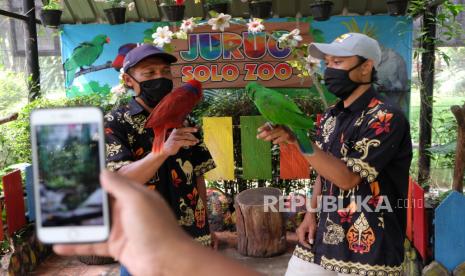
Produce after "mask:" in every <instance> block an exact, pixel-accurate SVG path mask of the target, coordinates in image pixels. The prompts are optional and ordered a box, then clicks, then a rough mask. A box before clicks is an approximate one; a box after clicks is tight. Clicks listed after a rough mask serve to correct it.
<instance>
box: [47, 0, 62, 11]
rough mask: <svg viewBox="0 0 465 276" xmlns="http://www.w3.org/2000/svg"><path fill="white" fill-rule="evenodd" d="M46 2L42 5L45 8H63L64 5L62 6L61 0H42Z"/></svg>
mask: <svg viewBox="0 0 465 276" xmlns="http://www.w3.org/2000/svg"><path fill="white" fill-rule="evenodd" d="M42 3H43V4H44V5H43V6H42V9H43V10H61V9H63V7H62V6H61V1H60V0H42Z"/></svg>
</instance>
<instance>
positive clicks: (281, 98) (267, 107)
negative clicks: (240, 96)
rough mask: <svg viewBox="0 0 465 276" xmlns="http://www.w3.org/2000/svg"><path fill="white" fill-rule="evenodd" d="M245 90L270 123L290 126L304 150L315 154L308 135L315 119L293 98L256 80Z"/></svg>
mask: <svg viewBox="0 0 465 276" xmlns="http://www.w3.org/2000/svg"><path fill="white" fill-rule="evenodd" d="M245 91H246V93H247V95H248V96H249V98H250V99H251V100H252V101H253V102H254V103H255V105H256V106H257V108H258V110H259V111H260V113H261V114H262V115H263V117H265V119H266V120H268V121H269V123H271V124H272V125H284V126H287V127H289V128H290V129H291V130H292V131H293V133H294V134H295V136H296V138H297V142H298V143H299V147H300V149H301V150H302V152H303V153H305V154H313V152H314V150H313V147H312V144H311V142H310V139H309V137H308V135H307V133H308V130H311V129H313V127H314V125H313V120H312V119H311V118H310V117H309V116H307V115H305V114H304V113H303V112H302V111H301V110H300V108H299V107H298V106H297V104H296V103H295V102H294V101H293V100H292V99H290V98H289V97H287V96H285V95H283V94H281V93H279V92H278V91H275V90H272V89H269V88H266V87H264V86H262V85H260V84H258V83H256V82H251V83H249V84H247V86H246V88H245Z"/></svg>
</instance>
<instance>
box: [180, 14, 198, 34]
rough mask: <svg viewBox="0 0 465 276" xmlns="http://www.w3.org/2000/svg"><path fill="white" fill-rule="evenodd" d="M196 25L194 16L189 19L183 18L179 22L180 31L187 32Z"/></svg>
mask: <svg viewBox="0 0 465 276" xmlns="http://www.w3.org/2000/svg"><path fill="white" fill-rule="evenodd" d="M195 27H197V22H196V21H195V18H194V17H191V18H189V19H186V20H183V21H182V24H181V31H183V32H185V33H186V34H187V33H191V32H193V31H194V28H195Z"/></svg>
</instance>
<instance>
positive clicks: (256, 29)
mask: <svg viewBox="0 0 465 276" xmlns="http://www.w3.org/2000/svg"><path fill="white" fill-rule="evenodd" d="M262 22H263V19H260V18H254V19H252V20H251V21H250V22H249V23H247V27H248V29H249V33H252V34H256V33H260V32H263V31H264V30H265V25H263V23H262Z"/></svg>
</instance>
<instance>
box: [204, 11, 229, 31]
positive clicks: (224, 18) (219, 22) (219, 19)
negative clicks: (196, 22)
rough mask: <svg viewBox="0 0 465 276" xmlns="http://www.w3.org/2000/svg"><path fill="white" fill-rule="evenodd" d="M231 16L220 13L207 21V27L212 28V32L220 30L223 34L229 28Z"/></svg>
mask: <svg viewBox="0 0 465 276" xmlns="http://www.w3.org/2000/svg"><path fill="white" fill-rule="evenodd" d="M230 21H231V16H230V15H229V14H224V13H220V14H217V15H216V16H215V17H212V18H210V19H209V20H208V25H210V26H212V30H213V31H217V30H220V31H222V32H224V29H226V28H229V27H230Z"/></svg>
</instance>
